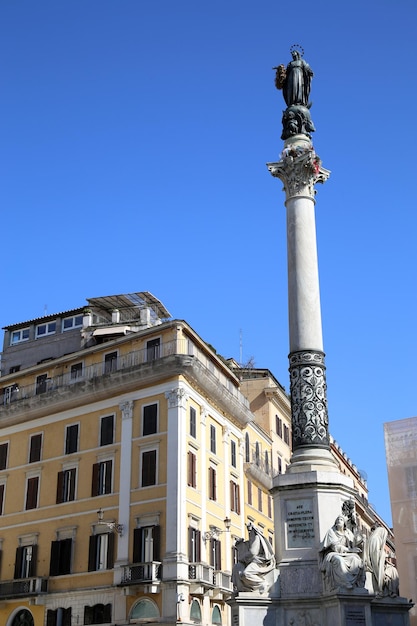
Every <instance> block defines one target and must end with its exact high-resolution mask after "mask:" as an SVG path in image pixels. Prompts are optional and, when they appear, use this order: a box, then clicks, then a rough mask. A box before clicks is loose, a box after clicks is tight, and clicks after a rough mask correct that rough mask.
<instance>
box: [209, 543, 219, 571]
mask: <svg viewBox="0 0 417 626" xmlns="http://www.w3.org/2000/svg"><path fill="white" fill-rule="evenodd" d="M209 556H210V565H211V566H212V567H213V568H214V570H215V571H219V570H221V568H222V563H221V541H219V539H214V538H211V539H210V555H209Z"/></svg>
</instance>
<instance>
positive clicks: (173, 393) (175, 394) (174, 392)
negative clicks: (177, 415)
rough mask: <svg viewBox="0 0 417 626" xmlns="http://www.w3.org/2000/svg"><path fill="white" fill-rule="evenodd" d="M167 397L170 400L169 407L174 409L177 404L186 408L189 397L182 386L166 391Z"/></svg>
mask: <svg viewBox="0 0 417 626" xmlns="http://www.w3.org/2000/svg"><path fill="white" fill-rule="evenodd" d="M165 397H166V399H167V400H168V408H170V409H173V408H175V407H177V406H179V407H181V408H182V409H184V408H185V401H186V399H187V396H186V393H185V389H183V388H182V387H176V388H175V389H171V390H170V391H167V392H166V393H165Z"/></svg>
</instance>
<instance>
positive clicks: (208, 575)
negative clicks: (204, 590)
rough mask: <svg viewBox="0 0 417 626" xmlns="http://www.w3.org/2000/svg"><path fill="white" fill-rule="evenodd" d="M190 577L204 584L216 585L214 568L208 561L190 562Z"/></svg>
mask: <svg viewBox="0 0 417 626" xmlns="http://www.w3.org/2000/svg"><path fill="white" fill-rule="evenodd" d="M188 578H189V579H190V580H192V581H193V582H196V583H200V584H202V585H208V586H210V587H213V586H214V568H213V567H212V566H211V565H207V563H190V564H189V566H188Z"/></svg>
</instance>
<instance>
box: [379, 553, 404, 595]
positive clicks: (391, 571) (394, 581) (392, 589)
mask: <svg viewBox="0 0 417 626" xmlns="http://www.w3.org/2000/svg"><path fill="white" fill-rule="evenodd" d="M382 595H384V596H390V598H395V597H397V596H399V595H400V583H399V578H398V570H397V568H396V567H395V565H394V563H393V562H392V561H391V559H390V557H387V558H386V560H385V567H384V582H383V585H382Z"/></svg>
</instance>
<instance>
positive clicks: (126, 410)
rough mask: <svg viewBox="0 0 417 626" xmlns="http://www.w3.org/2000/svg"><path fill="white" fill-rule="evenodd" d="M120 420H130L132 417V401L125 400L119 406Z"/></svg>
mask: <svg viewBox="0 0 417 626" xmlns="http://www.w3.org/2000/svg"><path fill="white" fill-rule="evenodd" d="M120 410H121V412H122V419H124V420H125V419H130V418H131V417H132V415H133V400H126V402H122V403H121V404H120Z"/></svg>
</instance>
